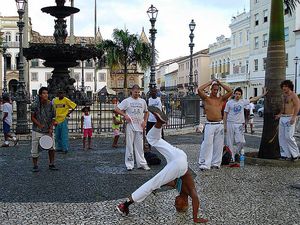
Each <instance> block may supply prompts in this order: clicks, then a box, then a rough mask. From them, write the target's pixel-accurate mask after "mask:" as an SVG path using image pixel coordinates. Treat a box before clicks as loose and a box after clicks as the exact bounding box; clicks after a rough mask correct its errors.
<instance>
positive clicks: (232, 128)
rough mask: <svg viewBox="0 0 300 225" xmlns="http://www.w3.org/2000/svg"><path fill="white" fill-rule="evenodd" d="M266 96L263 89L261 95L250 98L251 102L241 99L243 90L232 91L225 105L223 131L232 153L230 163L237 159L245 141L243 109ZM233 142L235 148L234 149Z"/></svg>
mask: <svg viewBox="0 0 300 225" xmlns="http://www.w3.org/2000/svg"><path fill="white" fill-rule="evenodd" d="M266 94H267V91H266V89H265V88H264V91H263V94H262V95H260V96H256V97H253V98H251V100H250V101H249V100H246V99H242V95H243V90H242V89H241V88H236V89H235V90H234V98H233V99H230V100H229V101H228V102H227V103H226V107H225V110H224V131H225V133H226V142H227V145H228V147H229V149H230V151H231V152H232V161H233V162H235V161H236V160H238V159H239V154H240V151H241V149H242V148H243V147H244V145H245V143H246V141H245V137H244V126H245V115H244V108H245V107H246V106H248V105H249V104H250V102H256V101H257V100H259V99H260V98H262V97H264V96H265V95H266ZM234 142H235V143H236V144H237V148H234V146H233V144H234Z"/></svg>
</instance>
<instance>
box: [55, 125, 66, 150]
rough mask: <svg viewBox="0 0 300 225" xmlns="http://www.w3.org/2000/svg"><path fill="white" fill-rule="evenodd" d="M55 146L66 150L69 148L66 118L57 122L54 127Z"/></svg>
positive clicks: (57, 148)
mask: <svg viewBox="0 0 300 225" xmlns="http://www.w3.org/2000/svg"><path fill="white" fill-rule="evenodd" d="M55 148H56V150H62V151H65V152H67V151H68V150H69V130H68V120H67V119H65V121H64V122H62V123H59V124H57V126H56V127H55Z"/></svg>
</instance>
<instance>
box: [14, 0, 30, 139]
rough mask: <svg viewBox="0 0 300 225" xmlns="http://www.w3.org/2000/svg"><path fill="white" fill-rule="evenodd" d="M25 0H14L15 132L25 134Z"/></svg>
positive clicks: (26, 128)
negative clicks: (16, 50)
mask: <svg viewBox="0 0 300 225" xmlns="http://www.w3.org/2000/svg"><path fill="white" fill-rule="evenodd" d="M26 4H27V1H26V0H16V5H17V9H18V14H19V21H18V22H17V26H18V28H19V64H18V70H19V81H18V87H17V94H16V97H15V99H16V102H17V126H16V134H26V133H28V132H29V129H28V120H27V101H28V99H27V92H26V89H25V80H24V55H23V28H24V21H23V15H24V13H25V7H26Z"/></svg>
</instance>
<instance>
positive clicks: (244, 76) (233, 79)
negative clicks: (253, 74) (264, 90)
mask: <svg viewBox="0 0 300 225" xmlns="http://www.w3.org/2000/svg"><path fill="white" fill-rule="evenodd" d="M249 77H250V74H248V73H237V74H228V75H227V76H226V82H227V83H237V82H246V81H248V80H249Z"/></svg>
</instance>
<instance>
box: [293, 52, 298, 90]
mask: <svg viewBox="0 0 300 225" xmlns="http://www.w3.org/2000/svg"><path fill="white" fill-rule="evenodd" d="M294 61H295V93H296V94H297V77H298V72H297V69H298V61H299V57H298V56H296V57H295V58H294Z"/></svg>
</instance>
